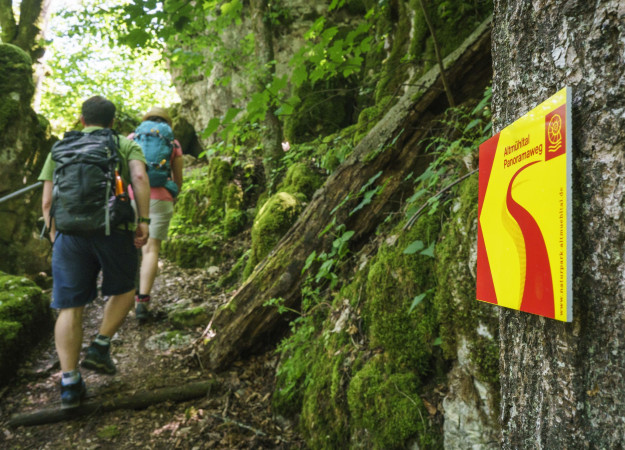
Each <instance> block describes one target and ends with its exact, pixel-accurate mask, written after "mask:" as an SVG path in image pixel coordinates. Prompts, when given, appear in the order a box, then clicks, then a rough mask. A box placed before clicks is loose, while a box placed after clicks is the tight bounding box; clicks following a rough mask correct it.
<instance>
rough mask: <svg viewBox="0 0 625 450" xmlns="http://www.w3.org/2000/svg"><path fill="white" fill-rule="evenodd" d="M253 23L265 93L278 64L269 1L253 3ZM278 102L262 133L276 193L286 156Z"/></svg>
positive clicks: (260, 83) (269, 182)
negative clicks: (280, 163)
mask: <svg viewBox="0 0 625 450" xmlns="http://www.w3.org/2000/svg"><path fill="white" fill-rule="evenodd" d="M251 6H252V24H253V27H254V35H255V38H256V40H255V42H256V56H257V59H258V61H259V62H260V63H261V69H260V73H259V77H258V87H259V89H261V90H264V89H265V87H266V86H267V85H268V84H269V83H271V80H272V79H273V75H274V74H275V61H274V51H273V30H272V26H271V19H270V18H269V12H268V9H269V1H268V0H252V2H251ZM273 110H274V102H273V101H270V105H269V108H268V109H267V113H266V115H265V120H264V123H263V125H264V129H263V131H262V143H263V149H264V156H265V157H264V161H263V163H264V165H265V179H266V181H267V188H268V191H270V192H271V191H272V190H273V185H274V184H275V183H274V182H273V181H274V180H275V179H276V178H277V174H275V173H274V172H275V170H276V169H277V167H278V162H279V161H280V158H281V157H282V153H283V152H282V124H281V123H280V120H279V119H278V118H277V117H276V115H275V114H274V112H273Z"/></svg>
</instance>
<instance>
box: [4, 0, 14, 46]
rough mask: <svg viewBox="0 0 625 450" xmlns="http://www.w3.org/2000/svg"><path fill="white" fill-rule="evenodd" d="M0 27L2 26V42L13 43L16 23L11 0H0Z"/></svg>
mask: <svg viewBox="0 0 625 450" xmlns="http://www.w3.org/2000/svg"><path fill="white" fill-rule="evenodd" d="M0 27H2V34H1V35H0V38H2V42H4V43H5V44H11V43H13V40H14V39H15V37H16V35H17V23H16V22H15V16H14V15H13V0H0Z"/></svg>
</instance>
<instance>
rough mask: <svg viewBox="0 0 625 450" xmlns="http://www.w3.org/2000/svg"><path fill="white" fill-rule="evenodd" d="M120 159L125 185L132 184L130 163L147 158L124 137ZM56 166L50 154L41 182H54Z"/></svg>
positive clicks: (132, 142)
mask: <svg viewBox="0 0 625 450" xmlns="http://www.w3.org/2000/svg"><path fill="white" fill-rule="evenodd" d="M100 129H102V127H87V128H85V129H84V130H82V131H83V132H84V133H91V132H92V131H95V130H100ZM119 158H120V160H121V162H120V166H121V173H120V175H121V177H122V180H124V183H126V184H130V169H129V167H128V161H130V160H138V161H143V162H144V163H145V162H146V161H145V156H143V150H141V146H139V144H137V143H136V142H134V141H131V140H130V139H127V138H125V137H124V136H119ZM54 166H55V162H54V161H53V160H52V153H49V154H48V157H47V158H46V162H45V164H44V165H43V169H41V173H40V174H39V178H38V180H39V181H52V179H53V178H52V177H53V174H54Z"/></svg>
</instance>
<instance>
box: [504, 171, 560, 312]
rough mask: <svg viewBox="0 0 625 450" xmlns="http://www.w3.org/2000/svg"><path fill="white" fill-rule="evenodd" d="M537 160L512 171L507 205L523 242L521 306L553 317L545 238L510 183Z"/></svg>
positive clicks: (552, 299)
mask: <svg viewBox="0 0 625 450" xmlns="http://www.w3.org/2000/svg"><path fill="white" fill-rule="evenodd" d="M537 162H538V161H534V162H532V163H529V164H527V165H526V166H524V167H522V168H521V169H519V170H518V171H517V172H516V173H515V174H514V176H513V177H512V180H510V184H509V185H508V193H507V196H506V206H507V207H508V211H510V214H511V215H512V217H513V218H514V220H516V221H517V223H518V224H519V227H520V228H521V232H522V233H523V240H524V241H525V288H524V289H523V299H522V300H521V308H520V309H521V311H525V312H528V313H532V314H538V315H541V316H545V317H550V318H555V306H554V297H553V282H552V279H551V267H550V266H549V256H548V255H547V246H546V245H545V240H544V238H543V235H542V233H541V231H540V227H539V226H538V223H536V221H535V220H534V218H533V217H532V216H531V214H530V213H529V212H527V210H526V209H525V208H523V207H522V206H521V205H519V204H518V203H517V202H515V201H514V199H513V198H512V184H513V183H514V180H515V179H516V177H517V176H518V175H519V174H520V173H521V172H522V171H523V170H525V169H527V168H528V167H529V166H531V165H532V164H536V163H537Z"/></svg>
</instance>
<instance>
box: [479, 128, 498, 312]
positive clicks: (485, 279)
mask: <svg viewBox="0 0 625 450" xmlns="http://www.w3.org/2000/svg"><path fill="white" fill-rule="evenodd" d="M498 143H499V133H497V134H496V135H495V136H493V137H492V138H490V139H489V140H487V141H486V142H484V143H483V144H482V145H480V166H479V167H480V178H479V183H478V184H479V187H478V191H479V193H478V204H477V205H478V206H477V211H478V213H477V214H478V221H477V285H476V292H475V294H476V297H477V299H478V300H481V301H483V302H488V303H495V304H497V293H496V292H495V283H494V282H493V275H492V272H491V270H490V263H489V261H488V254H487V253H486V245H485V244H484V236H483V234H482V225H481V224H480V218H479V217H480V214H481V213H482V205H483V204H484V197H485V196H486V188H487V187H488V182H489V180H490V174H491V172H492V169H493V162H494V161H495V153H496V151H497V144H498Z"/></svg>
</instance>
